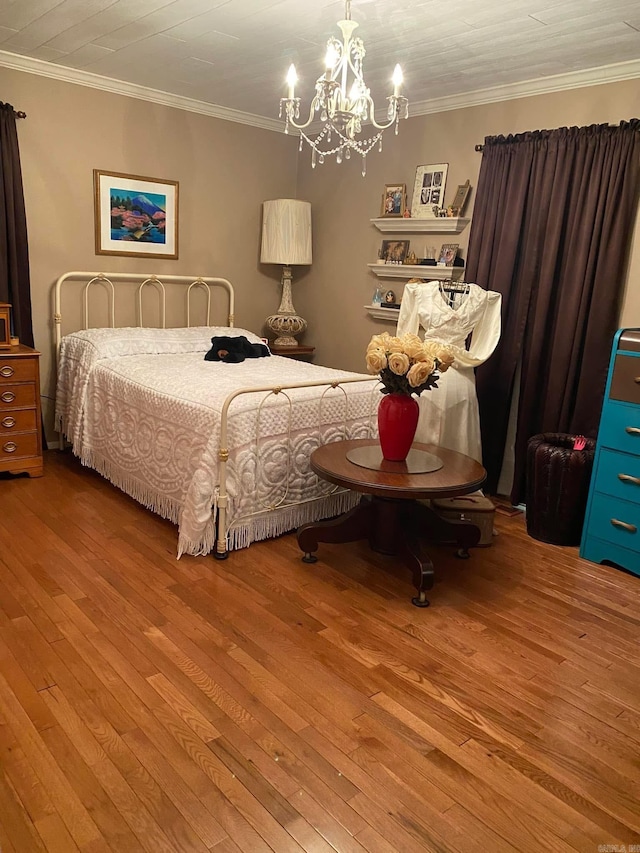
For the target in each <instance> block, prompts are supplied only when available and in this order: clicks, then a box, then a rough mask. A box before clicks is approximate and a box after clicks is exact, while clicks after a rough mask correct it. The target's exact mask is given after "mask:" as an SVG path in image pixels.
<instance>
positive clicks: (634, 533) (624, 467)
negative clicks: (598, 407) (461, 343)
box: [580, 329, 640, 575]
mask: <svg viewBox="0 0 640 853" xmlns="http://www.w3.org/2000/svg"><path fill="white" fill-rule="evenodd" d="M580 556H581V557H584V559H585V560H591V561H592V562H594V563H603V562H606V563H607V564H608V565H614V566H617V567H619V568H622V569H627V570H628V571H630V572H633V573H634V574H636V575H640V329H620V330H619V331H618V332H616V336H615V338H614V341H613V349H612V352H611V362H610V364H609V374H608V376H607V387H606V390H605V396H604V404H603V407H602V417H601V419H600V429H599V431H598V443H597V445H596V453H595V459H594V462H593V475H592V478H591V486H590V489H589V500H588V503H587V512H586V516H585V523H584V528H583V531H582V543H581V545H580Z"/></svg>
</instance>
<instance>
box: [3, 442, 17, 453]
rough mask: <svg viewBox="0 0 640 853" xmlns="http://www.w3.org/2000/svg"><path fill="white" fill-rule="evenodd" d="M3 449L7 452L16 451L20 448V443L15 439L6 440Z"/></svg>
mask: <svg viewBox="0 0 640 853" xmlns="http://www.w3.org/2000/svg"><path fill="white" fill-rule="evenodd" d="M2 449H3V450H4V452H5V453H15V452H16V450H17V449H18V445H17V444H16V443H15V441H6V442H5V443H4V444H3V445H2Z"/></svg>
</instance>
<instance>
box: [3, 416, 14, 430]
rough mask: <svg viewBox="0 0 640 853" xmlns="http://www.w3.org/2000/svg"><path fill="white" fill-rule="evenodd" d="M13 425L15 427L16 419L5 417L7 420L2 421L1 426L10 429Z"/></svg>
mask: <svg viewBox="0 0 640 853" xmlns="http://www.w3.org/2000/svg"><path fill="white" fill-rule="evenodd" d="M15 425H16V419H15V418H9V417H7V418H3V419H2V426H3V427H4V428H5V429H11V427H14V426H15Z"/></svg>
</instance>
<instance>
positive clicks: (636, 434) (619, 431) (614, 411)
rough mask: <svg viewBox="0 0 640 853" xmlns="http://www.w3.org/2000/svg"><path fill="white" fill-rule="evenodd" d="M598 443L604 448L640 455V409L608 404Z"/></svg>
mask: <svg viewBox="0 0 640 853" xmlns="http://www.w3.org/2000/svg"><path fill="white" fill-rule="evenodd" d="M598 441H599V442H600V445H601V446H602V447H608V448H610V449H611V450H620V451H622V452H623V453H633V454H634V455H640V407H638V406H629V405H626V404H625V403H610V402H608V403H607V404H606V407H605V409H604V410H603V415H602V420H601V422H600V430H599V432H598Z"/></svg>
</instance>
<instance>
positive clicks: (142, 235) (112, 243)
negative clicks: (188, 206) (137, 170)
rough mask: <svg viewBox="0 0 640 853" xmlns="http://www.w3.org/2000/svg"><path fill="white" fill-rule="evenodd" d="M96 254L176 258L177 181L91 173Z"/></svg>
mask: <svg viewBox="0 0 640 853" xmlns="http://www.w3.org/2000/svg"><path fill="white" fill-rule="evenodd" d="M93 189H94V206H95V241H96V255H128V256H130V257H135V258H144V257H148V256H150V255H151V256H153V257H156V258H172V259H174V260H175V259H177V257H178V182H177V181H168V180H164V179H162V178H148V177H143V176H141V175H125V174H122V173H121V172H105V171H101V170H99V169H94V170H93Z"/></svg>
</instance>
